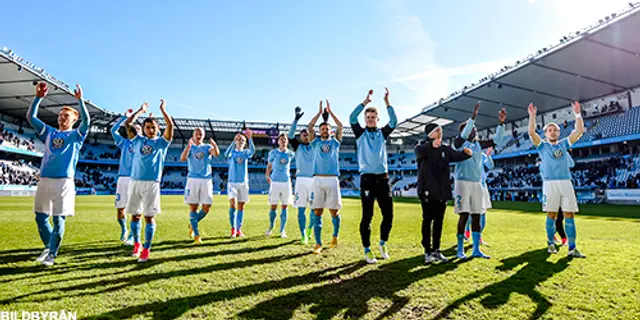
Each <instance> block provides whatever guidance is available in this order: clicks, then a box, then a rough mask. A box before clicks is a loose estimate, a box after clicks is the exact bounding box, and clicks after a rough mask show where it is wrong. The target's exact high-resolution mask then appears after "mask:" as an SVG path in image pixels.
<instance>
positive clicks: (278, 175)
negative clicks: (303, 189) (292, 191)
mask: <svg viewBox="0 0 640 320" xmlns="http://www.w3.org/2000/svg"><path fill="white" fill-rule="evenodd" d="M293 157H294V155H293V152H291V150H289V149H286V150H285V151H280V149H273V150H271V151H269V158H268V159H269V160H268V161H269V163H270V164H271V168H272V170H271V175H270V176H269V178H271V180H272V181H275V182H289V181H290V180H291V173H290V171H291V160H292V159H293Z"/></svg>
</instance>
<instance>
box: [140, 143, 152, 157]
mask: <svg viewBox="0 0 640 320" xmlns="http://www.w3.org/2000/svg"><path fill="white" fill-rule="evenodd" d="M140 152H141V153H142V154H143V155H145V156H146V155H149V154H151V152H153V147H152V146H151V145H148V144H145V145H143V146H142V148H140Z"/></svg>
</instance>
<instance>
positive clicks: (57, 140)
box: [51, 137, 64, 149]
mask: <svg viewBox="0 0 640 320" xmlns="http://www.w3.org/2000/svg"><path fill="white" fill-rule="evenodd" d="M51 143H52V144H53V147H54V148H56V149H60V148H62V146H64V138H61V137H58V138H54V139H53V140H52V141H51Z"/></svg>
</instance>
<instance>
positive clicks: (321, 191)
mask: <svg viewBox="0 0 640 320" xmlns="http://www.w3.org/2000/svg"><path fill="white" fill-rule="evenodd" d="M311 208H312V209H335V210H340V209H341V208H342V195H341V194H340V181H339V180H338V177H319V176H316V177H313V189H312V192H311Z"/></svg>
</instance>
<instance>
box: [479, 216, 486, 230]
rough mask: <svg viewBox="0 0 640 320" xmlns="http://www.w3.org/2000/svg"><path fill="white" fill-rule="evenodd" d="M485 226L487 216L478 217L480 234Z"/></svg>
mask: <svg viewBox="0 0 640 320" xmlns="http://www.w3.org/2000/svg"><path fill="white" fill-rule="evenodd" d="M485 225H487V214H486V213H485V214H481V215H480V232H484V226H485Z"/></svg>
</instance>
